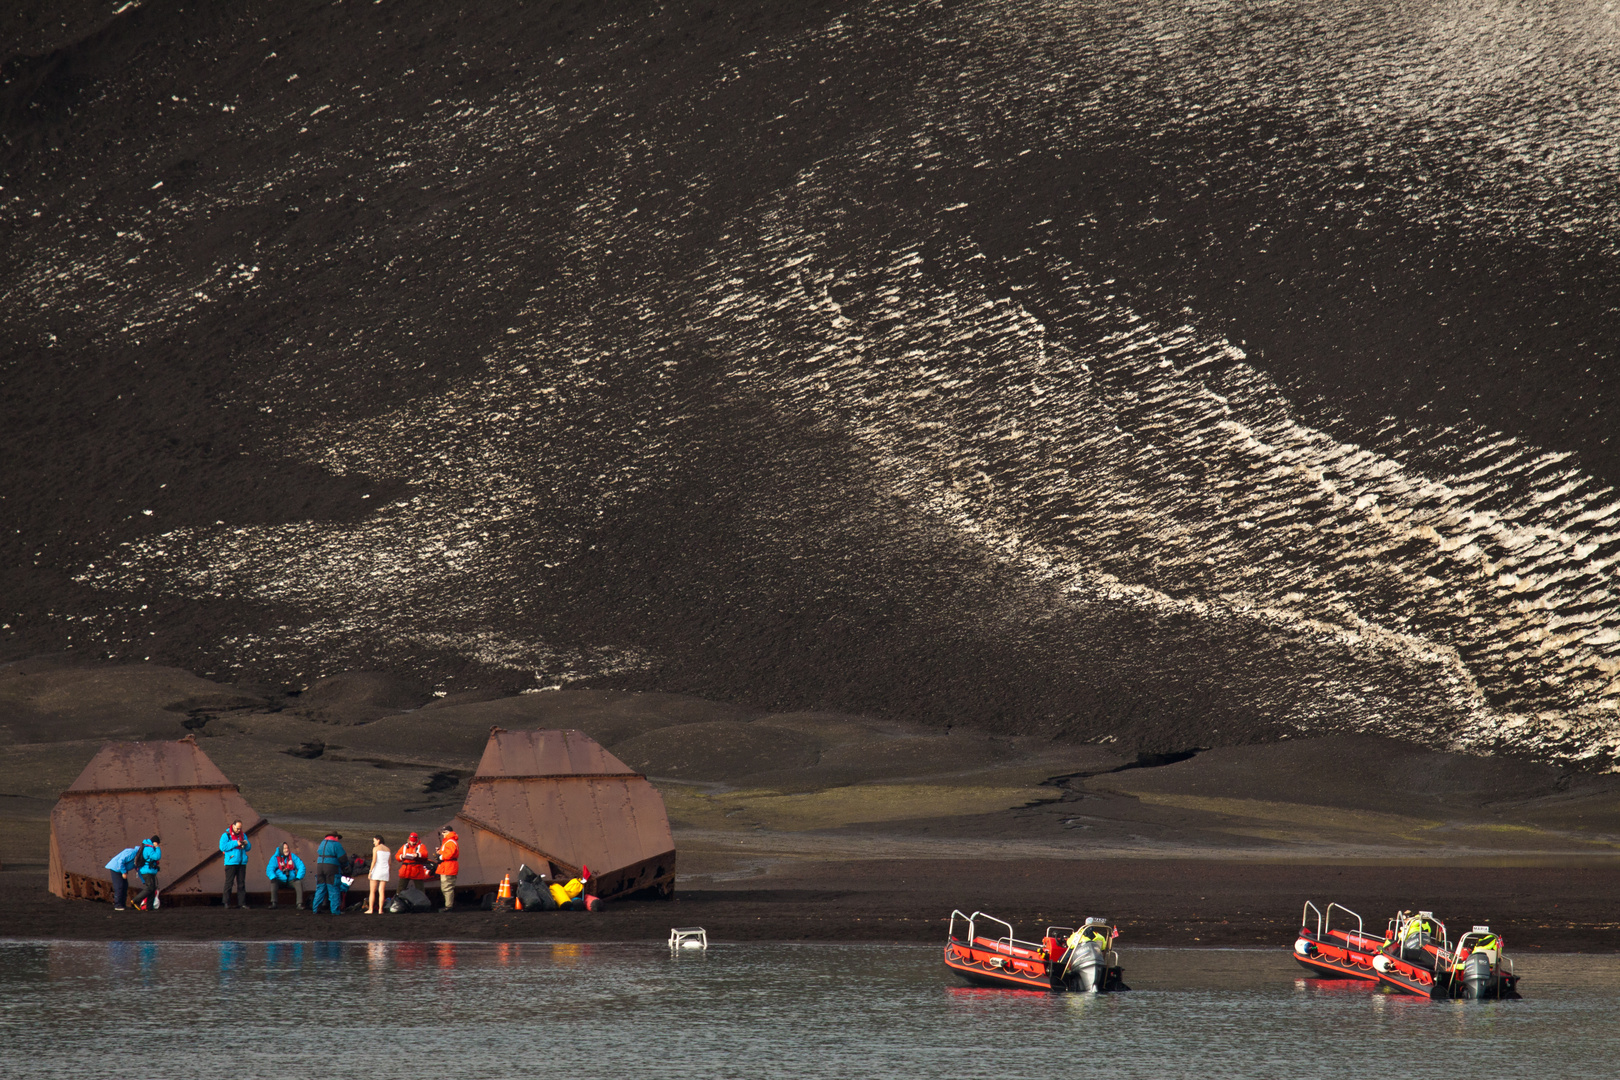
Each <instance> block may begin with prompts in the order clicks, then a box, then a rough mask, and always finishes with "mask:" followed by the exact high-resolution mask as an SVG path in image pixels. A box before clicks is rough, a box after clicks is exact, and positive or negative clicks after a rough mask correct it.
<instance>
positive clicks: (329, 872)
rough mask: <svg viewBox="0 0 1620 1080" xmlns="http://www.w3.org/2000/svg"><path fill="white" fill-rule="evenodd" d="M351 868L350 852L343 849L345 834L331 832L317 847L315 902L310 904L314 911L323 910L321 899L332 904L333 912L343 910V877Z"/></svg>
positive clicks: (337, 912) (345, 890)
mask: <svg viewBox="0 0 1620 1080" xmlns="http://www.w3.org/2000/svg"><path fill="white" fill-rule="evenodd" d="M348 870H349V853H348V852H347V851H344V850H343V834H342V833H338V832H330V833H327V834H326V839H325V840H322V841H321V846H320V847H318V848H316V849H315V902H314V903H313V904H311V905H310V906H309V909H310V910H311V911H314V912H317V913H318V912H319V911H320V910H321V899H322V898H323V897H325V898H326V899H327V901H328V902H329V903H330V904H331V910H332V914H334V915H340V914H342V912H343V899H344V893H346V892H347V891H348V890H347V889H345V888H344V887H343V877H344V875H345V874H347V873H348Z"/></svg>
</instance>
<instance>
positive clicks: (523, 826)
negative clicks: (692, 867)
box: [453, 728, 675, 900]
mask: <svg viewBox="0 0 1620 1080" xmlns="http://www.w3.org/2000/svg"><path fill="white" fill-rule="evenodd" d="M453 825H454V827H455V829H456V832H457V834H458V835H459V836H460V839H461V866H460V872H459V873H458V875H457V880H458V884H460V885H463V886H467V887H470V888H473V889H475V890H477V889H481V888H487V887H494V886H495V885H497V884H498V883H499V882H500V880H501V878H502V876H503V875H505V874H507V873H515V872H516V870H517V868H518V867H519V866H520V865H523V864H527V865H528V866H529V867H531V868H532V869H534V870H539V871H549V872H550V873H551V875H552V876H553V878H554V879H566V878H569V877H574V876H576V875H577V874H578V873H579V872H580V870H581V868H582V867H585V866H589V867H590V869H591V881H592V885H591V888H590V891H591V892H592V893H593V894H595V895H596V896H599V897H601V898H602V899H604V900H606V899H613V898H616V897H624V896H629V895H631V894H634V893H641V892H646V893H647V894H649V895H657V896H666V897H667V896H671V895H673V894H674V891H675V841H674V838H673V837H672V836H671V834H670V829H669V817H668V815H667V814H666V813H665V811H664V800H663V797H662V796H661V795H659V794H658V791H657V789H656V788H654V787H653V786H652V784H651V783H650V782H649V781H648V780H647V778H646V777H645V776H643V775H641V774H640V773H637V772H634V771H632V770H631V769H629V768H628V767H627V766H626V765H625V764H624V762H622V761H620V760H619V759H618V758H616V757H614V756H613V755H612V754H610V753H608V752H607V750H605V749H603V748H602V746H601V744H600V743H598V742H596V740H594V739H592V738H591V737H590V736H588V735H586V734H584V733H583V732H580V731H574V730H568V731H505V730H503V729H501V728H495V729H493V730H492V731H491V732H490V736H489V742H488V744H487V745H486V746H485V747H484V756H483V759H482V760H481V761H480V762H479V765H478V772H477V774H476V775H474V777H473V778H472V780H471V782H470V783H469V784H468V790H467V800H466V802H465V803H464V804H463V805H462V808H461V812H460V813H459V814H457V815H456V818H455V821H454V822H453Z"/></svg>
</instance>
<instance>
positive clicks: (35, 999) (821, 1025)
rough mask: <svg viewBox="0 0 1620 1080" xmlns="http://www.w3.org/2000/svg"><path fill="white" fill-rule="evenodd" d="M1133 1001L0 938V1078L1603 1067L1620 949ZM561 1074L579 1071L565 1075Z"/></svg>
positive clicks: (785, 962)
mask: <svg viewBox="0 0 1620 1080" xmlns="http://www.w3.org/2000/svg"><path fill="white" fill-rule="evenodd" d="M1125 963H1126V975H1127V978H1128V981H1129V982H1130V983H1131V985H1132V986H1133V987H1135V988H1136V989H1135V990H1133V991H1132V992H1131V993H1129V994H1114V995H1105V996H1099V997H1087V996H1084V995H1078V994H1043V993H1036V992H1029V991H1003V990H986V989H978V988H974V987H968V986H963V985H960V984H958V983H956V982H955V981H954V980H953V979H952V977H950V976H949V975H948V973H947V972H946V971H945V970H944V967H943V965H942V964H941V963H940V961H939V956H938V951H937V950H935V949H933V948H928V947H918V946H890V945H862V946H837V945H771V944H750V945H717V946H715V947H714V948H712V949H711V950H710V951H708V952H707V953H691V952H684V953H679V954H674V955H672V954H670V953H669V952H668V951H667V950H665V949H664V948H663V947H662V946H656V945H577V944H546V943H536V942H503V943H491V944H486V943H471V942H425V943H424V942H404V943H392V942H307V943H306V942H267V943H241V942H225V943H220V944H208V945H198V944H186V943H178V942H163V943H153V942H111V943H96V944H91V943H80V942H0V1040H3V1042H4V1045H5V1046H6V1047H7V1057H6V1065H7V1070H6V1075H7V1076H8V1077H36V1076H37V1077H44V1076H63V1075H78V1074H86V1075H88V1074H91V1073H93V1072H106V1071H107V1070H108V1069H109V1068H114V1069H119V1070H122V1071H127V1070H126V1069H125V1068H124V1067H125V1066H126V1065H129V1064H132V1063H133V1062H134V1061H135V1059H133V1058H131V1057H130V1056H129V1053H130V1048H131V1047H139V1048H140V1049H139V1070H138V1071H139V1072H140V1074H141V1075H151V1076H163V1077H175V1078H186V1077H215V1076H219V1075H229V1076H231V1077H233V1080H236V1078H241V1080H250V1078H253V1077H260V1076H262V1077H282V1076H288V1075H293V1074H305V1075H314V1074H316V1073H317V1072H319V1073H322V1074H324V1073H327V1072H330V1071H334V1070H338V1071H347V1070H356V1069H358V1070H365V1071H368V1072H369V1071H375V1069H376V1067H377V1060H378V1059H377V1056H376V1048H377V1047H380V1046H392V1047H401V1046H409V1047H411V1054H412V1056H413V1058H414V1060H418V1061H420V1062H424V1063H426V1062H453V1063H454V1067H453V1070H452V1071H453V1072H454V1074H455V1075H456V1076H458V1077H461V1076H465V1077H483V1076H512V1075H519V1074H523V1075H528V1074H532V1073H535V1072H551V1071H555V1070H556V1069H558V1068H564V1067H566V1068H567V1071H578V1070H577V1068H575V1066H577V1065H578V1063H580V1062H594V1063H599V1065H598V1066H593V1068H592V1070H591V1071H592V1072H593V1073H594V1072H598V1071H601V1068H602V1067H605V1066H601V1065H600V1063H606V1062H614V1063H616V1064H615V1065H614V1066H613V1067H612V1069H611V1070H610V1071H611V1072H613V1073H614V1074H624V1075H634V1074H638V1073H647V1074H650V1075H657V1076H661V1077H760V1076H793V1077H840V1078H844V1077H856V1076H882V1077H889V1076H900V1077H906V1076H926V1077H929V1078H930V1080H944V1078H951V1077H982V1076H983V1075H984V1074H985V1072H986V1069H987V1061H988V1059H987V1058H986V1054H987V1053H988V1054H991V1055H992V1057H993V1058H994V1071H995V1072H997V1073H1001V1074H1005V1075H1069V1074H1071V1073H1072V1072H1074V1071H1075V1063H1076V1061H1077V1058H1076V1055H1077V1054H1081V1053H1083V1055H1084V1058H1085V1060H1086V1061H1087V1062H1088V1071H1090V1069H1092V1068H1094V1069H1095V1070H1096V1071H1097V1072H1098V1073H1099V1074H1100V1075H1106V1076H1109V1077H1111V1078H1112V1077H1126V1078H1129V1077H1153V1078H1155V1080H1159V1078H1163V1077H1177V1076H1193V1075H1196V1076H1201V1077H1202V1076H1207V1077H1231V1078H1257V1077H1301V1078H1314V1077H1348V1076H1356V1077H1374V1076H1384V1075H1390V1074H1391V1069H1390V1067H1389V1063H1390V1062H1391V1061H1392V1060H1398V1061H1400V1063H1401V1065H1400V1072H1401V1073H1402V1074H1403V1076H1404V1077H1412V1078H1423V1077H1450V1076H1451V1075H1452V1074H1453V1073H1454V1072H1455V1071H1456V1066H1457V1062H1459V1061H1476V1062H1479V1061H1488V1062H1489V1063H1490V1066H1491V1068H1490V1070H1489V1071H1490V1072H1491V1073H1492V1074H1493V1075H1496V1074H1504V1073H1513V1072H1518V1071H1528V1070H1534V1072H1535V1074H1537V1075H1541V1076H1548V1077H1559V1078H1582V1077H1603V1078H1605V1080H1607V1078H1609V1077H1612V1076H1613V1075H1614V1065H1613V1062H1614V1061H1615V1060H1617V1059H1620V1025H1616V1024H1615V1023H1614V1022H1613V1016H1614V1012H1615V1009H1616V1006H1617V1005H1620V958H1614V957H1591V956H1535V957H1526V958H1524V962H1523V963H1522V964H1521V968H1520V970H1521V971H1522V973H1523V974H1524V991H1525V994H1526V998H1525V1000H1523V1001H1516V1002H1429V1001H1422V1000H1419V999H1417V998H1412V997H1404V996H1400V995H1390V994H1385V993H1383V992H1381V991H1379V990H1378V989H1377V988H1375V987H1373V986H1371V985H1370V984H1366V983H1350V982H1332V981H1324V980H1318V979H1311V978H1302V977H1301V972H1300V970H1299V969H1298V968H1297V967H1296V966H1295V965H1294V964H1293V963H1292V961H1291V960H1290V959H1289V958H1288V956H1287V955H1286V954H1285V953H1282V952H1280V951H1279V952H1275V953H1266V952H1250V951H1243V950H1219V949H1210V950H1177V949H1133V950H1131V951H1130V952H1129V953H1128V954H1127V955H1126V957H1125ZM569 1063H573V1064H569Z"/></svg>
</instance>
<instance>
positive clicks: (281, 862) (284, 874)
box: [264, 844, 304, 911]
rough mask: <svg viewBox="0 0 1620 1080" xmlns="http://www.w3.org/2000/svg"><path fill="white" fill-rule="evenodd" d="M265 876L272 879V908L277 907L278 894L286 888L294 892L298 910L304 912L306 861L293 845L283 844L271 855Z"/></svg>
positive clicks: (265, 869)
mask: <svg viewBox="0 0 1620 1080" xmlns="http://www.w3.org/2000/svg"><path fill="white" fill-rule="evenodd" d="M264 876H265V877H267V878H269V879H270V906H271V907H275V906H276V893H277V892H279V891H280V890H281V889H282V888H283V887H285V888H289V889H291V890H292V891H293V897H294V899H295V900H296V902H297V904H298V910H299V911H303V910H304V860H303V859H300V858H299V857H298V853H297V852H296V851H294V850H293V849H292V845H291V844H282V845H281V846H280V847H279V848H277V849H276V850H274V851H272V852H271V853H270V865H269V866H267V867H265V868H264Z"/></svg>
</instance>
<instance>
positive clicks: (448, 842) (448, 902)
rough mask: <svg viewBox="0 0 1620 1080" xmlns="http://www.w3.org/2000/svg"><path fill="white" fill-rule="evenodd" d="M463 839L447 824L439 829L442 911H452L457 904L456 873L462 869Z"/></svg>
mask: <svg viewBox="0 0 1620 1080" xmlns="http://www.w3.org/2000/svg"><path fill="white" fill-rule="evenodd" d="M460 858H461V839H460V837H458V836H456V831H455V830H454V829H452V828H451V827H450V826H448V825H446V826H445V827H444V828H442V829H440V830H439V892H440V893H442V894H443V896H444V907H442V908H440V909H439V910H440V911H451V910H453V909H454V908H455V906H456V874H457V873H458V872H460V870H461V863H460Z"/></svg>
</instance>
